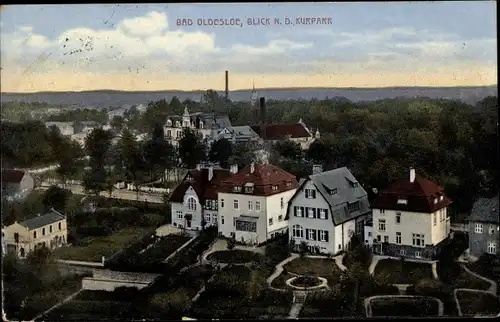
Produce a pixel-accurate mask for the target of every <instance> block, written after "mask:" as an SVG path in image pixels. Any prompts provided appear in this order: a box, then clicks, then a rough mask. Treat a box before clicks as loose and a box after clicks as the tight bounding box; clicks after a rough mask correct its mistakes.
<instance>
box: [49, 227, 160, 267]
mask: <svg viewBox="0 0 500 322" xmlns="http://www.w3.org/2000/svg"><path fill="white" fill-rule="evenodd" d="M152 228H154V227H129V228H124V229H121V230H119V231H117V232H115V233H113V234H111V235H109V236H104V237H96V238H94V239H93V240H92V241H91V242H90V243H89V244H88V245H86V246H65V247H61V248H57V249H56V250H55V252H54V253H55V256H56V257H57V258H58V259H65V260H76V261H90V262H101V259H102V256H104V257H109V256H111V255H113V254H115V253H116V252H118V251H120V250H122V249H124V248H126V247H127V246H128V245H129V244H131V243H132V242H134V241H135V240H137V239H139V238H141V237H142V236H144V235H145V234H146V233H148V232H150V231H151V229H152Z"/></svg>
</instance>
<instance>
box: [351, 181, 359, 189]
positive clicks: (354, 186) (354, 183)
mask: <svg viewBox="0 0 500 322" xmlns="http://www.w3.org/2000/svg"><path fill="white" fill-rule="evenodd" d="M351 186H352V187H353V188H357V187H358V186H359V183H357V182H353V183H351Z"/></svg>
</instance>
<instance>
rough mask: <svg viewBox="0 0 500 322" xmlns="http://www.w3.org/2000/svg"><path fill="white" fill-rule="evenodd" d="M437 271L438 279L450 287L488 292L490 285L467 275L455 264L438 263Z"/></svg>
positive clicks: (461, 267)
mask: <svg viewBox="0 0 500 322" xmlns="http://www.w3.org/2000/svg"><path fill="white" fill-rule="evenodd" d="M437 271H438V275H439V279H440V280H441V281H443V282H444V283H447V284H449V285H452V286H453V288H471V289H476V290H488V289H489V288H490V283H488V282H486V281H484V280H482V279H480V278H478V277H475V276H474V275H472V274H469V273H467V272H466V271H465V269H464V268H463V266H462V265H461V264H459V263H456V262H438V264H437Z"/></svg>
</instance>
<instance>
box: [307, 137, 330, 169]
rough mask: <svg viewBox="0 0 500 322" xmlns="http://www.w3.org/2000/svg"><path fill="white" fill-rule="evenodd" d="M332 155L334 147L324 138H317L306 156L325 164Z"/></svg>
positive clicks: (317, 162)
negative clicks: (323, 139)
mask: <svg viewBox="0 0 500 322" xmlns="http://www.w3.org/2000/svg"><path fill="white" fill-rule="evenodd" d="M331 156H332V149H331V147H330V146H329V145H327V144H326V143H325V142H323V141H322V140H316V141H314V142H313V143H311V145H310V146H309V149H308V150H307V152H306V157H307V159H309V160H310V161H312V162H314V163H315V164H321V165H324V164H325V163H326V162H328V160H329V159H330V158H331Z"/></svg>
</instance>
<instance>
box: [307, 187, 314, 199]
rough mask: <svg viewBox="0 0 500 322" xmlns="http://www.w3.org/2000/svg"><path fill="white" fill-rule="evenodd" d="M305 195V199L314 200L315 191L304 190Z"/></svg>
mask: <svg viewBox="0 0 500 322" xmlns="http://www.w3.org/2000/svg"><path fill="white" fill-rule="evenodd" d="M305 194H306V198H307V199H316V190H314V189H306V190H305Z"/></svg>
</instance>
